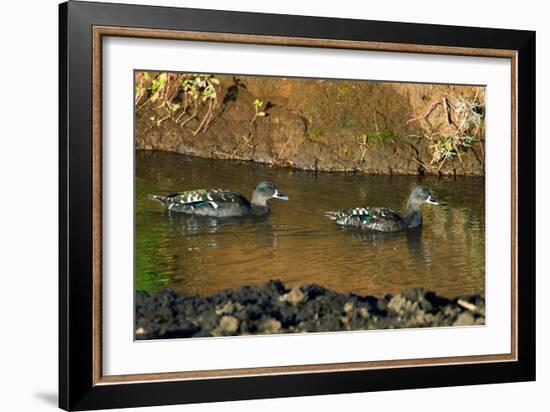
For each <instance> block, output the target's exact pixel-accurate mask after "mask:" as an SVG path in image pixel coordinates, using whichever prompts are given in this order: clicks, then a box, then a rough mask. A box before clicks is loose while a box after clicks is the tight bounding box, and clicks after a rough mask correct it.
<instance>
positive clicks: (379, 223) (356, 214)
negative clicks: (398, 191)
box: [326, 186, 440, 232]
mask: <svg viewBox="0 0 550 412" xmlns="http://www.w3.org/2000/svg"><path fill="white" fill-rule="evenodd" d="M424 203H427V204H430V205H439V204H440V202H439V201H437V200H435V199H434V198H433V196H432V192H431V191H430V189H429V188H427V187H424V186H417V187H415V188H414V189H413V190H412V191H411V194H410V196H409V200H408V201H407V210H406V212H405V213H404V214H401V213H399V212H396V211H395V210H391V209H388V208H385V207H355V208H351V209H345V210H340V211H336V212H326V216H327V217H328V218H329V219H331V220H334V221H335V222H336V224H337V225H339V226H345V227H355V228H359V229H363V230H368V231H374V232H398V231H402V230H407V229H412V228H415V227H418V226H420V225H422V208H421V206H422V205H423V204H424Z"/></svg>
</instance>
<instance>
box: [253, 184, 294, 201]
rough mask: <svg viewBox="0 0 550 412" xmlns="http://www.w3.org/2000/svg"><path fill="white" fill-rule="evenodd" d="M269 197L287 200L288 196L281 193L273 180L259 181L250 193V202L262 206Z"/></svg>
mask: <svg viewBox="0 0 550 412" xmlns="http://www.w3.org/2000/svg"><path fill="white" fill-rule="evenodd" d="M269 199H280V200H288V196H287V195H284V194H282V193H281V192H279V190H278V189H277V186H275V183H273V182H267V181H266V182H260V183H258V186H256V190H254V194H253V195H252V204H254V205H260V206H264V205H266V202H267V201H268V200H269Z"/></svg>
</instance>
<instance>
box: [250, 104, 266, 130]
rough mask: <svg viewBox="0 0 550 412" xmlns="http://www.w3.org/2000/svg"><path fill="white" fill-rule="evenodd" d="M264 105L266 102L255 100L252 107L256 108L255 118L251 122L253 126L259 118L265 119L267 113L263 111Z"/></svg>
mask: <svg viewBox="0 0 550 412" xmlns="http://www.w3.org/2000/svg"><path fill="white" fill-rule="evenodd" d="M263 105H264V102H262V101H261V100H260V99H255V100H254V101H253V102H252V107H254V117H253V118H252V120H251V121H250V124H251V125H252V124H253V123H254V122H255V121H256V119H257V118H258V117H264V116H265V115H266V113H265V111H262V110H261V108H262V106H263Z"/></svg>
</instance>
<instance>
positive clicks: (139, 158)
mask: <svg viewBox="0 0 550 412" xmlns="http://www.w3.org/2000/svg"><path fill="white" fill-rule="evenodd" d="M136 165H137V167H136V193H137V198H136V217H137V218H136V287H137V288H139V289H147V290H157V289H160V288H163V287H170V288H172V289H174V290H175V291H177V292H178V293H182V294H199V295H210V294H214V293H216V292H219V291H220V290H223V289H226V288H237V287H240V286H242V285H251V284H260V283H263V282H266V281H267V280H269V279H281V280H282V281H284V282H285V283H287V285H289V286H294V285H297V284H309V283H318V284H320V285H322V286H325V287H327V288H330V289H333V290H337V291H339V292H353V293H357V294H362V295H366V294H374V295H384V294H386V293H398V292H399V291H401V290H403V289H406V288H411V287H422V288H426V289H429V290H433V291H435V292H437V293H439V294H442V295H444V296H447V297H455V296H459V295H465V294H477V293H479V294H483V293H484V291H485V197H484V179H483V178H464V177H463V178H441V179H437V178H426V177H425V178H420V177H416V176H393V177H392V176H357V175H354V174H351V173H350V174H347V173H315V172H308V171H300V170H294V169H290V168H276V167H269V166H266V165H260V164H255V163H252V162H237V161H229V160H212V159H200V158H195V157H187V156H182V155H176V154H170V153H162V152H141V151H138V152H137V154H136ZM261 180H272V181H274V182H275V183H276V184H277V186H278V187H279V190H280V191H282V192H283V193H285V194H287V195H288V196H289V197H290V200H289V201H280V200H276V199H273V200H271V201H270V205H271V208H272V210H271V213H270V214H269V215H268V216H263V217H250V218H248V217H247V218H231V219H212V218H196V217H189V216H186V215H181V214H174V213H173V214H168V213H165V212H164V211H163V208H162V206H161V205H160V204H159V203H157V202H152V201H150V200H148V199H147V193H168V192H174V191H184V190H190V189H197V188H210V187H221V188H227V189H231V190H234V191H237V192H240V193H243V194H245V195H246V196H247V197H249V198H250V196H251V194H252V191H253V189H254V188H255V186H256V184H257V182H259V181H261ZM419 184H422V185H426V186H429V187H430V188H431V189H432V191H433V194H434V196H435V197H436V198H438V199H441V200H444V201H445V202H446V203H447V204H446V205H444V206H439V207H437V206H429V205H425V206H424V207H423V216H424V225H423V227H422V228H421V229H420V230H414V231H409V232H401V233H396V234H378V235H374V234H370V233H363V232H358V231H356V230H349V229H347V230H346V229H342V228H338V227H337V226H336V225H335V223H334V222H332V221H330V220H329V219H327V218H326V217H325V216H324V212H325V211H327V210H338V209H343V208H347V207H353V206H385V207H389V208H392V209H397V210H403V208H404V207H405V204H406V198H407V197H408V194H409V192H410V190H411V189H412V188H413V187H414V186H416V185H419Z"/></svg>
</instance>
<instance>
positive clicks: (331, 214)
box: [325, 210, 341, 220]
mask: <svg viewBox="0 0 550 412" xmlns="http://www.w3.org/2000/svg"><path fill="white" fill-rule="evenodd" d="M340 215H341V213H340V212H335V211H331V210H329V211H327V212H325V216H326V217H328V218H329V219H330V220H336V219H338V218H339V217H340Z"/></svg>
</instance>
